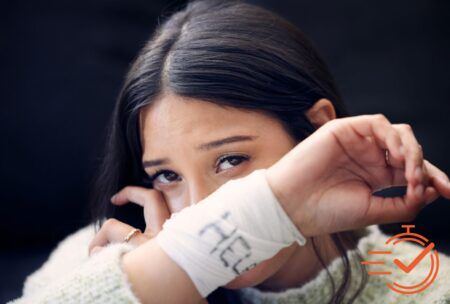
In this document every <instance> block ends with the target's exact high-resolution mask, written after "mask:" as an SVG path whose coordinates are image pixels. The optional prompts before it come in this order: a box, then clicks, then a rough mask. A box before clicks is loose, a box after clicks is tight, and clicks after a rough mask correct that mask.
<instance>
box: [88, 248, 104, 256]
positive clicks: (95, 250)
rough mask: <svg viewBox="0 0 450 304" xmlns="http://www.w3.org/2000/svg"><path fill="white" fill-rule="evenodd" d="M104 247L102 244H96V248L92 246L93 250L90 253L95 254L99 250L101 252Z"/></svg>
mask: <svg viewBox="0 0 450 304" xmlns="http://www.w3.org/2000/svg"><path fill="white" fill-rule="evenodd" d="M102 249H103V247H101V246H95V247H94V248H92V250H91V252H90V253H89V255H94V254H96V253H97V252H100V251H101V250H102Z"/></svg>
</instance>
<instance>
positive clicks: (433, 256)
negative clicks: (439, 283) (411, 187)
mask: <svg viewBox="0 0 450 304" xmlns="http://www.w3.org/2000/svg"><path fill="white" fill-rule="evenodd" d="M414 227H415V225H402V228H405V229H406V232H402V233H399V234H396V235H394V236H392V237H390V238H389V239H388V240H387V241H386V242H385V244H386V246H387V247H388V248H387V249H390V250H372V251H369V252H368V254H370V255H374V256H379V255H389V254H392V252H393V250H395V246H396V245H398V244H400V243H402V242H413V243H416V244H419V245H420V246H422V247H423V249H422V250H421V251H420V253H419V254H418V255H417V256H416V257H415V258H414V260H413V261H411V262H409V263H406V264H404V262H402V261H400V260H399V259H394V260H393V261H392V263H393V265H392V267H397V268H398V269H400V271H401V272H402V273H403V274H405V275H408V274H409V273H410V272H411V271H412V270H413V269H414V268H415V267H416V266H417V265H418V264H419V263H420V262H421V261H422V260H424V259H426V257H427V256H428V257H429V259H430V269H429V272H428V274H427V276H426V277H425V278H424V279H423V280H422V281H420V282H419V283H416V284H414V285H404V284H400V283H398V282H388V283H386V286H387V287H388V288H390V289H391V290H393V291H395V292H397V293H400V294H414V293H419V292H422V291H424V290H425V289H427V288H428V286H430V285H431V284H432V283H433V282H434V280H435V279H436V276H437V274H438V271H439V256H438V252H437V251H436V250H435V249H434V247H435V246H434V243H433V242H430V241H429V240H428V239H427V238H426V237H424V236H423V235H421V234H418V233H414V232H411V228H414ZM361 264H363V265H385V262H384V261H362V262H361ZM368 274H369V275H390V274H392V272H391V271H389V270H385V269H383V270H378V271H368Z"/></svg>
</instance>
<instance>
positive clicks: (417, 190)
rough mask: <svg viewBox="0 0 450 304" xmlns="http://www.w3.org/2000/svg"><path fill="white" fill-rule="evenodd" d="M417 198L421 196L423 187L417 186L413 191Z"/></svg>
mask: <svg viewBox="0 0 450 304" xmlns="http://www.w3.org/2000/svg"><path fill="white" fill-rule="evenodd" d="M414 192H415V193H416V195H417V196H422V194H423V185H422V184H419V185H417V187H416V189H415V190H414Z"/></svg>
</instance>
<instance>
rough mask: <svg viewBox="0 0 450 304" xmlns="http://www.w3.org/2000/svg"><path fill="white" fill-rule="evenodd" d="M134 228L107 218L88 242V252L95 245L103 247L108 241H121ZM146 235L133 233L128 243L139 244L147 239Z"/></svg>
mask: <svg viewBox="0 0 450 304" xmlns="http://www.w3.org/2000/svg"><path fill="white" fill-rule="evenodd" d="M133 229H134V227H133V226H130V225H128V224H125V223H123V222H121V221H118V220H116V219H114V218H110V219H108V220H107V221H106V222H105V223H104V224H103V225H102V227H101V228H100V230H99V232H98V233H97V234H96V235H95V236H94V238H93V239H92V241H91V243H90V244H89V247H88V250H89V254H91V251H92V250H93V249H94V248H95V247H103V246H106V245H107V244H109V243H119V242H123V241H124V238H125V237H126V236H127V235H128V233H130V231H132V230H133ZM147 240H148V238H147V236H145V235H143V234H142V233H137V234H136V235H134V236H133V237H132V238H131V239H130V240H129V241H128V243H130V244H133V245H136V246H137V245H140V244H142V243H143V242H145V241H147Z"/></svg>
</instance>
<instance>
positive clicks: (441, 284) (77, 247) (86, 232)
mask: <svg viewBox="0 0 450 304" xmlns="http://www.w3.org/2000/svg"><path fill="white" fill-rule="evenodd" d="M364 231H365V235H362V236H361V238H360V240H359V242H358V248H359V250H360V251H361V253H362V255H363V258H364V259H368V260H369V259H372V260H373V256H372V257H370V256H368V255H367V251H368V250H377V249H378V250H379V249H380V248H383V245H384V242H385V241H386V239H387V238H388V236H387V235H385V234H383V233H382V232H381V231H380V230H379V229H378V227H377V226H371V227H369V228H368V229H365V230H364ZM93 236H94V229H93V226H87V227H85V228H83V229H80V230H79V231H77V232H76V233H74V234H72V235H70V236H68V237H67V238H66V239H65V240H63V241H62V242H61V243H60V244H59V245H58V247H57V248H56V249H55V250H54V251H53V252H52V254H51V255H50V257H49V259H48V260H47V261H46V262H45V263H44V265H43V266H42V267H41V268H40V269H38V270H37V271H35V272H34V273H32V274H31V275H30V276H29V277H28V278H27V279H26V281H25V285H24V289H23V293H24V294H23V296H22V297H21V298H19V299H16V300H15V301H12V302H9V304H23V303H36V304H39V303H140V302H139V300H138V299H137V298H136V297H135V296H134V295H133V293H132V290H131V288H130V285H129V283H128V281H127V279H126V276H125V274H124V273H123V272H122V271H121V268H120V256H121V255H122V254H123V253H124V252H126V251H128V250H131V249H132V247H131V245H128V244H110V245H108V246H107V247H106V248H105V249H104V250H102V251H100V252H99V253H97V254H95V255H94V256H93V257H91V258H89V257H88V255H87V246H88V244H89V242H90V241H91V239H92V237H93ZM436 246H437V249H439V244H436ZM400 248H401V250H397V248H396V251H395V256H390V257H387V256H385V257H382V256H380V257H377V260H380V259H383V260H384V261H385V262H386V263H391V262H390V261H392V260H393V259H394V258H398V259H400V260H401V261H402V262H404V263H405V264H406V263H410V262H411V261H413V260H414V258H415V257H416V256H417V255H418V253H419V252H420V250H421V247H418V246H413V245H410V244H404V245H402V246H401V247H399V249H400ZM349 255H350V258H351V265H352V269H353V270H354V272H353V276H354V278H355V280H353V281H352V284H351V286H350V293H349V294H351V293H353V292H354V291H355V289H356V287H357V286H358V278H359V275H358V274H359V273H360V272H359V267H360V266H359V265H360V264H359V261H358V260H357V259H356V257H355V254H354V252H350V253H349ZM439 260H440V270H439V274H438V276H437V278H436V280H435V282H434V283H433V284H432V285H431V286H430V287H429V288H428V289H427V290H425V291H424V292H422V293H420V294H418V295H399V294H397V293H394V292H392V291H390V290H389V289H388V288H387V287H386V282H387V280H392V281H399V282H402V283H406V281H405V275H404V273H403V274H402V273H401V271H394V272H393V274H392V275H391V276H389V278H387V277H378V276H369V277H368V279H369V282H368V283H367V285H366V287H365V289H364V290H363V291H362V293H361V294H360V296H359V297H358V298H357V299H356V301H355V303H375V304H377V303H380V304H381V303H382V304H388V303H389V304H390V303H399V304H401V303H427V304H428V303H435V304H436V303H439V304H443V303H447V304H448V303H450V282H449V280H450V257H449V256H447V255H444V254H443V253H440V255H439ZM428 265H429V264H428V260H427V259H424V260H422V261H421V262H420V263H419V264H418V265H417V267H416V268H415V269H414V270H413V271H412V272H411V273H410V280H411V282H417V281H418V278H424V277H425V276H426V273H427V271H428ZM370 267H374V266H370ZM329 269H330V271H331V273H332V275H333V277H334V278H335V279H336V283H337V284H339V280H340V278H341V277H342V262H341V261H340V259H336V260H335V261H333V262H332V263H331V265H329ZM392 269H393V267H390V270H392ZM371 270H374V269H371ZM236 292H237V293H238V295H239V297H240V298H241V299H242V300H243V301H244V302H245V303H305V304H309V303H311V304H322V303H327V301H328V300H329V298H330V296H331V293H332V292H331V285H330V283H329V280H328V277H327V275H326V273H325V271H322V272H320V273H319V274H318V275H317V276H316V277H315V278H314V279H313V280H311V281H310V282H308V283H306V284H304V285H303V286H302V287H300V288H291V289H288V290H286V291H282V292H262V291H260V290H258V289H255V288H243V289H240V290H239V291H236Z"/></svg>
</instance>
